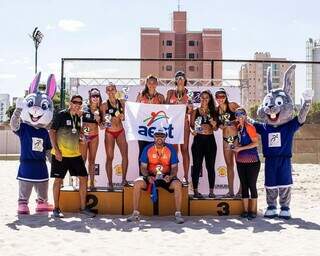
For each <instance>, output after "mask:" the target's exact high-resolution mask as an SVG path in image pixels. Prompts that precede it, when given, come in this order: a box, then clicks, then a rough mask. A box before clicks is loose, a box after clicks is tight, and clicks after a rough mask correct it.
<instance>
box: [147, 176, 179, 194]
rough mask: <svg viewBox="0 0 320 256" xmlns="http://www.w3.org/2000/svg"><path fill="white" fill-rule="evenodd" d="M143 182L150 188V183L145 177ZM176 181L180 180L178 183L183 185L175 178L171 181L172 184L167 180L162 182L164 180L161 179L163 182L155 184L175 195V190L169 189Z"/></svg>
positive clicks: (159, 181)
mask: <svg viewBox="0 0 320 256" xmlns="http://www.w3.org/2000/svg"><path fill="white" fill-rule="evenodd" d="M143 180H144V181H145V183H146V184H147V188H148V186H149V181H148V180H147V178H145V177H143ZM174 180H178V181H179V182H180V183H181V181H180V180H179V179H178V178H177V177H173V178H172V179H171V180H170V182H166V181H165V180H162V179H161V180H155V184H156V186H157V187H161V188H163V189H165V190H167V191H168V192H170V193H173V192H174V190H173V189H170V188H169V187H170V185H171V183H172V182H173V181H174ZM181 185H182V183H181Z"/></svg>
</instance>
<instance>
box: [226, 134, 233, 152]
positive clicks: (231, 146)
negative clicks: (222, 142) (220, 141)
mask: <svg viewBox="0 0 320 256" xmlns="http://www.w3.org/2000/svg"><path fill="white" fill-rule="evenodd" d="M234 142H235V138H234V136H228V137H227V143H228V145H229V148H230V149H234V148H235V146H234Z"/></svg>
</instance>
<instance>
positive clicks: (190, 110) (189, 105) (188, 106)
mask: <svg viewBox="0 0 320 256" xmlns="http://www.w3.org/2000/svg"><path fill="white" fill-rule="evenodd" d="M187 110H188V114H190V113H191V112H192V111H193V105H192V104H188V105H187Z"/></svg>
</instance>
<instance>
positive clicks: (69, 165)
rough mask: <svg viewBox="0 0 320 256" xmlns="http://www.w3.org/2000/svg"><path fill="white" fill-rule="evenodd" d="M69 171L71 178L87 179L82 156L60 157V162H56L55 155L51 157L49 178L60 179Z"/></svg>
mask: <svg viewBox="0 0 320 256" xmlns="http://www.w3.org/2000/svg"><path fill="white" fill-rule="evenodd" d="M67 171H69V173H70V175H71V176H77V177H87V176H88V173H87V169H86V166H85V164H84V161H83V159H82V156H76V157H62V161H61V162H60V161H58V160H57V159H56V157H55V155H52V162H51V175H50V177H51V178H60V179H64V177H65V176H66V174H67Z"/></svg>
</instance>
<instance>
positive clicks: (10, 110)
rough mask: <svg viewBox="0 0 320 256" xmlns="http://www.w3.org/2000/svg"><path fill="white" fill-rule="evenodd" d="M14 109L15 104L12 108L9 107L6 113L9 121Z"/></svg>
mask: <svg viewBox="0 0 320 256" xmlns="http://www.w3.org/2000/svg"><path fill="white" fill-rule="evenodd" d="M15 109H16V104H13V105H12V106H10V107H9V108H8V109H7V111H6V115H7V117H8V118H9V120H10V119H11V117H12V115H13V111H14V110H15Z"/></svg>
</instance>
